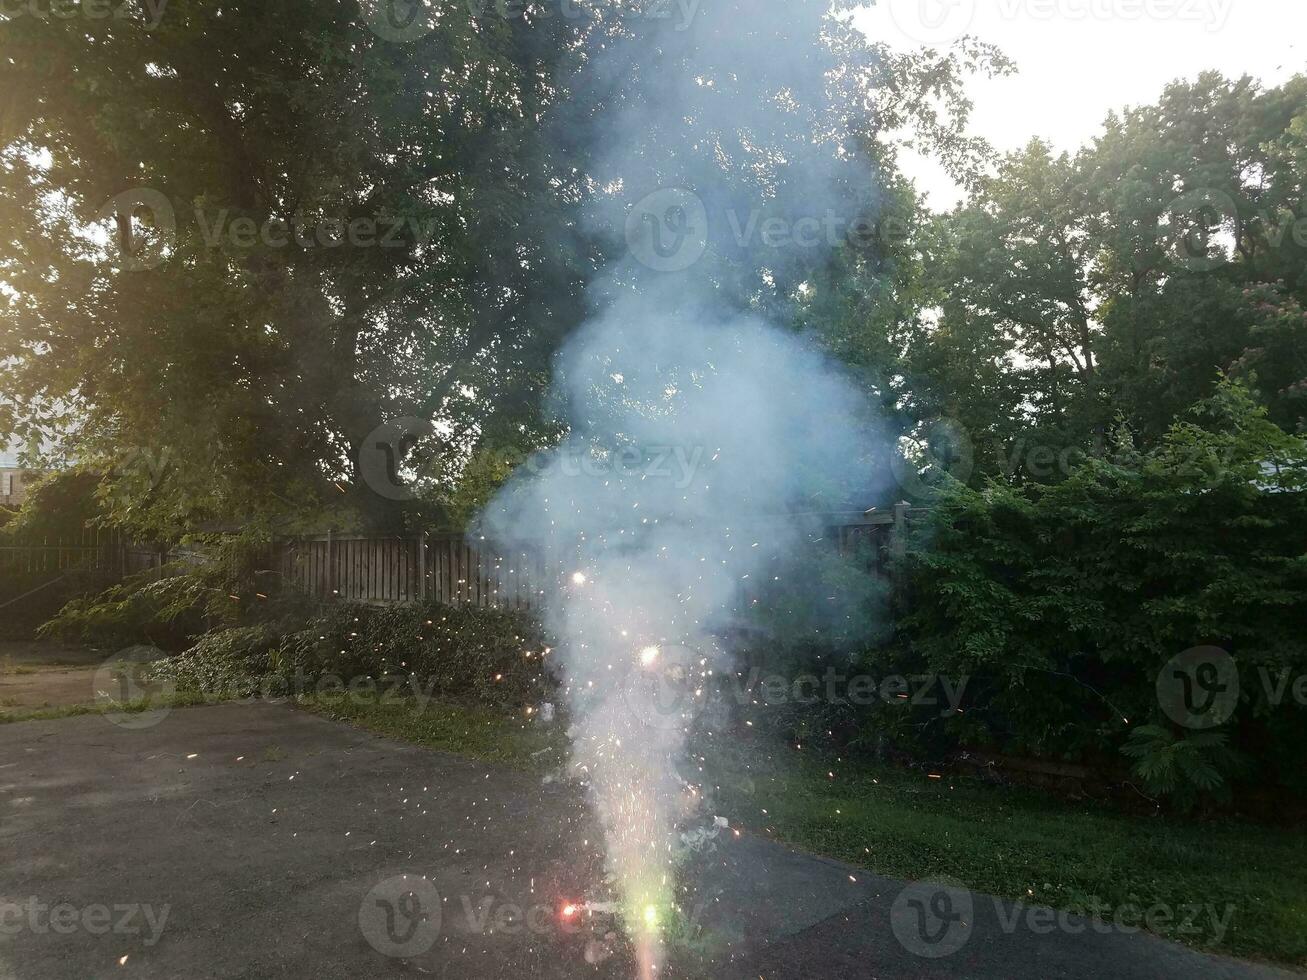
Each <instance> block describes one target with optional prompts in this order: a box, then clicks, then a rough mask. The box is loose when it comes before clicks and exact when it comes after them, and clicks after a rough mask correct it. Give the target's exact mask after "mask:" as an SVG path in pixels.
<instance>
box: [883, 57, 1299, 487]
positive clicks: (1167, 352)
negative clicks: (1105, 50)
mask: <svg viewBox="0 0 1307 980" xmlns="http://www.w3.org/2000/svg"><path fill="white" fill-rule="evenodd" d="M1304 127H1307V78H1303V77H1300V78H1297V79H1294V80H1292V81H1290V82H1288V83H1287V84H1286V85H1284V86H1282V87H1280V88H1277V89H1271V90H1262V89H1260V88H1259V87H1258V86H1257V85H1256V83H1254V82H1253V81H1252V80H1250V79H1247V78H1244V79H1240V80H1237V81H1229V80H1226V79H1224V78H1222V77H1220V76H1219V75H1216V74H1210V73H1209V74H1204V75H1203V76H1201V77H1200V78H1199V79H1197V80H1196V81H1194V82H1191V83H1175V84H1173V85H1171V86H1169V87H1168V88H1167V89H1166V91H1165V92H1164V93H1163V95H1162V98H1161V99H1160V101H1159V102H1158V103H1157V104H1155V105H1144V106H1139V107H1136V108H1130V109H1127V110H1125V111H1124V112H1123V113H1121V114H1113V115H1112V116H1110V117H1109V118H1108V120H1107V122H1106V125H1105V127H1104V131H1103V133H1102V135H1100V136H1099V137H1098V138H1097V139H1095V140H1094V141H1093V143H1092V144H1090V145H1088V146H1086V147H1085V148H1083V149H1082V150H1081V151H1080V152H1079V153H1077V154H1075V155H1070V154H1060V155H1059V154H1055V153H1053V152H1052V151H1051V150H1050V148H1049V147H1048V146H1047V145H1046V144H1044V143H1042V142H1039V141H1034V142H1032V143H1031V144H1030V145H1029V146H1028V147H1026V148H1025V149H1024V150H1022V151H1020V152H1017V153H1013V154H1011V155H1009V156H1007V157H1006V158H1004V159H1003V160H1002V161H1001V162H1000V164H999V165H998V167H997V168H996V169H995V172H994V173H993V174H992V175H991V176H989V177H988V178H986V179H984V180H982V181H981V182H980V183H979V185H978V187H977V188H976V191H975V193H974V194H973V195H972V196H971V197H970V199H969V200H968V201H967V202H966V203H965V204H964V205H962V206H961V207H960V208H958V209H957V210H956V211H955V212H954V213H952V214H948V215H945V216H941V217H940V219H939V220H938V221H937V222H936V225H935V227H934V228H933V229H932V230H931V233H930V236H929V237H928V239H927V240H926V241H927V251H928V253H929V260H928V262H927V267H928V272H929V275H928V280H929V282H930V283H931V287H932V294H931V299H930V300H928V302H929V303H932V304H933V306H934V309H935V311H936V313H937V317H936V318H935V320H934V321H933V322H931V323H930V324H929V325H928V327H927V328H926V329H923V330H921V331H920V332H919V333H918V335H917V336H916V338H915V340H914V343H913V344H912V348H911V352H910V355H909V360H910V362H911V364H912V365H913V368H914V371H915V373H914V375H913V376H914V379H916V380H917V381H918V383H919V385H920V388H921V390H922V392H923V395H924V397H923V400H924V401H925V402H926V404H925V405H924V406H923V407H924V408H927V409H930V410H933V411H935V412H937V413H939V414H942V415H950V416H952V417H954V418H955V419H957V420H958V422H959V423H960V424H961V425H962V427H964V428H965V429H966V430H967V431H968V432H969V433H970V434H971V435H972V438H973V439H974V440H975V441H976V443H977V447H978V450H980V451H979V452H978V454H977V458H978V461H979V463H980V465H979V466H978V467H977V468H976V471H975V475H976V476H977V478H978V477H979V476H980V475H982V474H984V473H994V472H997V471H999V470H1000V469H1005V470H1007V471H1008V472H1011V473H1014V474H1015V475H1017V476H1030V477H1033V478H1037V479H1047V478H1049V477H1051V476H1054V475H1055V473H1054V472H1052V470H1050V468H1049V467H1048V466H1047V465H1043V466H1035V467H1033V470H1034V472H1031V470H1032V467H1031V466H1030V465H1029V463H1030V452H1031V451H1032V449H1035V448H1038V450H1039V451H1040V452H1041V453H1042V454H1043V455H1042V456H1041V459H1043V460H1044V462H1045V463H1047V460H1048V459H1049V458H1050V450H1051V455H1052V456H1056V455H1058V454H1059V453H1063V452H1064V451H1066V450H1071V449H1074V450H1078V451H1083V452H1096V451H1100V450H1101V449H1102V447H1103V445H1104V440H1103V435H1104V432H1105V431H1106V430H1107V429H1108V428H1109V427H1110V426H1111V424H1112V421H1113V418H1114V416H1115V415H1117V414H1121V415H1123V416H1124V417H1125V419H1126V421H1127V422H1128V423H1129V424H1130V425H1131V427H1132V428H1133V429H1134V430H1135V431H1136V432H1137V433H1138V434H1139V437H1140V438H1141V439H1143V440H1144V442H1145V444H1147V445H1151V444H1153V443H1155V442H1156V441H1157V440H1158V439H1160V438H1161V437H1162V436H1163V435H1164V434H1165V433H1166V432H1167V431H1168V429H1169V427H1170V425H1171V423H1172V421H1173V420H1174V419H1175V418H1176V417H1177V415H1179V414H1181V413H1183V412H1184V411H1186V410H1187V409H1188V407H1189V406H1190V405H1192V404H1193V403H1194V402H1196V401H1198V400H1200V399H1202V398H1204V397H1207V396H1209V395H1210V394H1211V393H1212V391H1213V390H1214V389H1215V386H1216V385H1217V383H1218V382H1219V380H1220V378H1221V376H1222V372H1228V373H1233V374H1236V375H1243V376H1245V377H1247V378H1248V379H1249V380H1250V383H1251V381H1252V379H1253V378H1254V377H1255V378H1256V383H1255V385H1254V389H1255V390H1256V392H1257V393H1258V395H1259V397H1260V398H1261V400H1262V401H1263V403H1264V404H1266V405H1267V406H1268V408H1269V410H1270V412H1271V417H1272V418H1273V419H1274V420H1275V421H1276V422H1277V423H1279V424H1280V425H1283V426H1286V427H1289V428H1293V427H1295V426H1297V425H1299V424H1300V423H1301V420H1302V419H1303V417H1304V415H1305V414H1307V412H1305V410H1304V403H1303V401H1302V398H1303V395H1304V388H1305V387H1307V386H1305V385H1304V379H1307V359H1305V358H1307V355H1304V353H1303V352H1304V351H1307V343H1304V341H1307V335H1305V334H1304V329H1307V324H1304V321H1303V319H1302V316H1301V305H1302V303H1303V301H1304V299H1307V296H1305V295H1304V290H1305V288H1307V279H1304V270H1307V261H1305V260H1307V249H1305V248H1304V246H1305V245H1307V235H1305V234H1304V233H1305V232H1307V221H1305V220H1304V219H1307V199H1305V198H1304V193H1303V192H1304V188H1303V163H1304V159H1305V158H1304V155H1303V154H1304V151H1303V137H1304V132H1307V130H1305V129H1304ZM931 392H935V393H936V394H935V395H934V396H933V399H932V398H931V397H929V396H930V393H931ZM1063 458H1066V457H1065V456H1063ZM1063 469H1064V467H1063Z"/></svg>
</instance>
